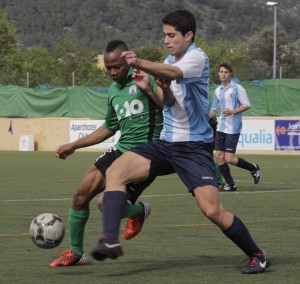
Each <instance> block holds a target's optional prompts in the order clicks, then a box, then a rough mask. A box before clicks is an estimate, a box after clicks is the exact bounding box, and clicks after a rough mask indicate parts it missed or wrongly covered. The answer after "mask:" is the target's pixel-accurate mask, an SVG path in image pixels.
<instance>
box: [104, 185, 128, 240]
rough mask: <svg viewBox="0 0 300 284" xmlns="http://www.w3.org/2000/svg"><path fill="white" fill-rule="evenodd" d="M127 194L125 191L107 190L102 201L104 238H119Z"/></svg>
mask: <svg viewBox="0 0 300 284" xmlns="http://www.w3.org/2000/svg"><path fill="white" fill-rule="evenodd" d="M126 200H127V196H126V193H125V192H123V191H106V192H104V195H103V201H102V220H103V221H102V232H103V238H104V239H112V240H118V238H119V230H120V223H121V218H122V212H123V207H124V205H125V203H126Z"/></svg>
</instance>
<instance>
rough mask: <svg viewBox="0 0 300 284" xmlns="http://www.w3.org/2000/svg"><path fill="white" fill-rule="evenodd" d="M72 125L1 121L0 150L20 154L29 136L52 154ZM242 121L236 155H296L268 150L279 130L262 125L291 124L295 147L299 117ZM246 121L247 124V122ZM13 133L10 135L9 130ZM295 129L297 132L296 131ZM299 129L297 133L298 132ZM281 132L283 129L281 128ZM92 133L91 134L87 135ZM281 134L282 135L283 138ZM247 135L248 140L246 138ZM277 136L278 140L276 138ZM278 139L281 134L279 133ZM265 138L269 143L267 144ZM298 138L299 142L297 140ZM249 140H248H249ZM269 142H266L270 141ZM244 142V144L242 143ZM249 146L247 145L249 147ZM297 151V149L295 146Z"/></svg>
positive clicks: (66, 139)
mask: <svg viewBox="0 0 300 284" xmlns="http://www.w3.org/2000/svg"><path fill="white" fill-rule="evenodd" d="M71 120H72V121H74V118H12V119H10V118H0V150H4V151H18V150H20V138H21V136H24V135H25V136H32V137H33V140H34V150H35V151H55V149H56V148H57V147H58V146H59V145H62V144H65V143H69V142H70V133H71V130H70V121H71ZM76 120H83V121H85V120H87V121H89V122H91V121H92V120H90V119H88V118H76ZM243 120H245V123H244V124H245V125H250V128H249V127H247V128H246V127H245V130H244V131H245V132H244V133H245V134H244V135H246V136H243V132H242V134H241V136H240V142H242V139H243V138H245V139H244V140H245V141H243V143H240V142H239V145H238V151H237V153H241V154H242V153H245V154H276V155H278V154H279V155H280V154H281V155H282V154H283V155H298V154H300V151H297V150H292V151H288V150H283V151H282V150H281V151H278V150H277V151H275V150H270V149H275V146H274V145H273V148H272V147H270V146H272V143H275V139H279V135H277V134H276V132H277V131H278V126H277V128H276V129H275V127H274V126H272V127H271V128H270V127H265V125H266V124H267V125H270V123H268V122H270V121H273V122H275V121H277V122H278V121H279V122H280V121H281V122H285V121H288V122H291V124H292V125H291V126H292V128H291V129H290V130H289V129H288V128H287V127H286V128H285V131H284V132H285V134H286V133H287V132H289V131H290V132H291V131H292V132H293V133H288V134H293V135H294V134H295V138H296V139H294V140H295V141H296V142H295V143H296V144H297V145H300V136H296V134H298V132H299V131H300V118H299V117H285V118H284V117H277V118H276V117H243ZM246 120H249V123H250V124H249V123H247V122H246ZM272 125H273V124H272ZM10 126H11V129H12V134H11V133H10V131H9V129H10ZM295 127H296V128H297V129H296V128H295ZM298 128H299V129H298ZM280 130H282V128H280ZM90 132H91V131H90ZM87 134H88V132H87V133H85V135H87ZM285 134H283V135H285ZM247 135H248V136H247ZM276 135H277V136H276ZM280 135H281V133H280ZM268 137H269V139H270V140H271V141H272V142H271V143H269V144H268V140H267V139H268ZM298 137H299V138H298ZM250 138H251V139H250ZM270 140H269V141H270ZM244 142H245V143H244ZM114 143H115V140H112V141H110V142H109V143H106V144H105V145H106V146H105V147H110V146H112V145H113V144H114ZM249 143H250V144H249ZM298 148H300V147H299V146H298ZM100 149H101V150H105V149H103V148H102V147H101V148H99V147H98V148H85V149H82V151H99V150H100Z"/></svg>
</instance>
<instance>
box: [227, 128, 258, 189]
mask: <svg viewBox="0 0 300 284" xmlns="http://www.w3.org/2000/svg"><path fill="white" fill-rule="evenodd" d="M239 136H240V134H239V133H238V134H228V135H227V136H226V148H225V161H226V163H228V164H231V165H234V166H237V167H239V168H242V169H245V170H247V171H249V172H250V173H251V175H252V177H253V179H254V183H255V184H257V183H258V182H259V180H260V168H259V165H257V164H253V163H249V162H247V161H246V160H244V159H242V158H238V157H237V156H236V155H235V152H236V147H237V144H238V141H239Z"/></svg>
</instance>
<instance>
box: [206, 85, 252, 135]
mask: <svg viewBox="0 0 300 284" xmlns="http://www.w3.org/2000/svg"><path fill="white" fill-rule="evenodd" d="M242 105H244V106H248V107H250V102H249V100H248V96H247V93H246V91H245V89H244V88H243V87H242V86H241V85H239V84H237V83H235V82H233V81H232V80H231V81H230V84H229V86H228V87H227V88H225V87H224V86H223V85H220V86H219V87H218V88H216V90H215V93H214V101H213V104H212V107H211V109H213V110H215V111H217V110H218V108H219V107H220V108H221V115H220V119H219V123H218V127H217V131H220V132H223V133H227V134H237V133H241V131H242V113H241V112H240V113H237V114H233V115H230V116H224V115H223V113H222V111H223V110H224V109H237V108H239V107H240V106H242Z"/></svg>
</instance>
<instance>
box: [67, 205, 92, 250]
mask: <svg viewBox="0 0 300 284" xmlns="http://www.w3.org/2000/svg"><path fill="white" fill-rule="evenodd" d="M89 215H90V212H89V211H77V210H74V209H72V208H70V212H69V219H68V227H69V243H70V249H71V251H72V252H74V253H75V254H77V255H82V254H83V239H84V228H85V224H86V222H87V220H88V219H89Z"/></svg>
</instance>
